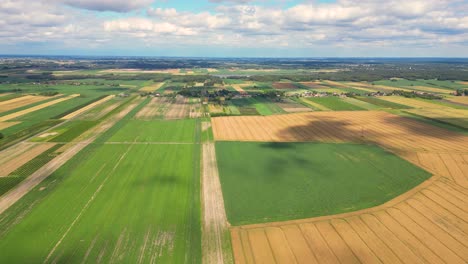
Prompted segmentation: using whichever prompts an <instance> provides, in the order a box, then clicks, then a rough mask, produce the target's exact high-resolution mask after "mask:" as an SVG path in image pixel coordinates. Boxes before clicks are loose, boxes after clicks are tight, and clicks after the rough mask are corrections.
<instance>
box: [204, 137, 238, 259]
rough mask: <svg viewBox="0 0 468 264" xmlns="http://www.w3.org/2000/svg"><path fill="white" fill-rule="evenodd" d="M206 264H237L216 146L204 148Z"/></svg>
mask: <svg viewBox="0 0 468 264" xmlns="http://www.w3.org/2000/svg"><path fill="white" fill-rule="evenodd" d="M202 153H203V154H202V201H203V204H202V208H203V232H202V248H203V263H219V264H222V263H225V262H226V263H233V259H232V256H231V252H229V251H228V250H227V249H228V248H229V246H230V245H229V243H228V244H227V245H226V243H227V242H229V228H228V223H227V219H226V212H225V209H224V201H223V194H222V191H221V183H220V182H219V175H218V167H217V165H216V164H217V162H216V153H215V145H214V143H205V144H203V145H202Z"/></svg>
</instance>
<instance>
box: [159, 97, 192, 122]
mask: <svg viewBox="0 0 468 264" xmlns="http://www.w3.org/2000/svg"><path fill="white" fill-rule="evenodd" d="M189 114H190V104H189V99H188V98H184V97H181V96H178V97H177V98H176V101H175V102H174V103H172V104H171V105H170V107H169V110H168V111H167V112H166V114H165V115H164V118H165V119H183V118H186V117H188V116H189Z"/></svg>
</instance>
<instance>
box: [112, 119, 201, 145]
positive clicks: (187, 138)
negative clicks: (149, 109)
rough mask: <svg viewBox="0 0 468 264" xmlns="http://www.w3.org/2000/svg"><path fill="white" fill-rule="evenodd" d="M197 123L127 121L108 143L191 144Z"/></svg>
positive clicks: (186, 120) (188, 120)
mask: <svg viewBox="0 0 468 264" xmlns="http://www.w3.org/2000/svg"><path fill="white" fill-rule="evenodd" d="M197 123H198V121H197V120H196V119H183V120H152V121H141V120H128V121H126V123H125V124H124V125H123V126H122V127H121V128H119V129H118V131H116V133H115V134H114V135H113V136H112V137H111V138H110V139H109V142H130V143H131V142H187V143H188V142H192V141H193V140H194V137H195V135H196V133H195V132H196V131H195V130H196V129H197Z"/></svg>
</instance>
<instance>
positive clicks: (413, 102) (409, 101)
mask: <svg viewBox="0 0 468 264" xmlns="http://www.w3.org/2000/svg"><path fill="white" fill-rule="evenodd" d="M379 99H382V100H385V101H389V102H393V103H397V104H402V105H407V106H410V107H414V108H444V109H447V108H449V107H446V106H443V105H438V104H433V103H430V102H426V101H422V100H417V99H413V98H406V97H401V96H381V97H379Z"/></svg>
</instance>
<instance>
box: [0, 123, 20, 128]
mask: <svg viewBox="0 0 468 264" xmlns="http://www.w3.org/2000/svg"><path fill="white" fill-rule="evenodd" d="M19 123H21V122H0V130H3V129H6V128H9V127H11V126H14V125H16V124H19Z"/></svg>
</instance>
